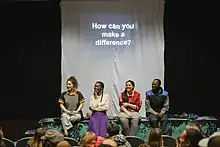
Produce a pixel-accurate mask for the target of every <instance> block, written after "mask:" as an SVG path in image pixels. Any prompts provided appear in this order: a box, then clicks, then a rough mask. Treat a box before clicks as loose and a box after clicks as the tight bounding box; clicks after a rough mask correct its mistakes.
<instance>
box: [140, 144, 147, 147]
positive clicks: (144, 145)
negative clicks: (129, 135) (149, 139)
mask: <svg viewBox="0 0 220 147" xmlns="http://www.w3.org/2000/svg"><path fill="white" fill-rule="evenodd" d="M138 147H150V146H149V145H148V144H140V145H139V146H138Z"/></svg>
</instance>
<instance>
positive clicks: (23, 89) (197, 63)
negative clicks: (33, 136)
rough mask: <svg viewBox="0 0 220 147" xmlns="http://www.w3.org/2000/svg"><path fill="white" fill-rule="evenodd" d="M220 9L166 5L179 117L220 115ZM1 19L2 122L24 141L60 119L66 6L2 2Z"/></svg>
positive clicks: (168, 84) (168, 74)
mask: <svg viewBox="0 0 220 147" xmlns="http://www.w3.org/2000/svg"><path fill="white" fill-rule="evenodd" d="M217 10H218V9H217V5H216V7H215V5H214V4H213V3H212V4H207V2H206V3H202V2H201V1H200V3H197V4H196V3H192V2H191V1H186V0H185V1H178V0H175V2H174V1H169V2H167V3H166V6H165V16H164V20H165V21H164V22H165V23H164V24H165V42H166V43H165V89H167V90H168V91H169V93H170V108H171V112H173V113H181V112H189V113H197V114H200V115H214V116H218V115H219V110H218V106H219V103H218V99H219V96H218V92H219V88H220V86H219V75H220V72H219V54H218V49H219V45H218V42H219V41H218V38H219V33H220V32H219V23H218V22H219V20H220V18H219V17H218V16H217V14H218V13H217ZM0 19H1V20H0V36H1V54H0V65H1V66H0V67H1V76H0V79H1V105H0V112H1V116H0V124H2V125H3V128H4V132H5V137H7V138H10V139H12V140H18V139H19V138H20V137H22V136H23V134H24V132H25V130H27V129H32V128H34V127H35V126H36V122H37V120H39V119H40V118H42V117H55V116H59V107H58V105H57V103H56V102H57V99H56V98H57V97H58V96H59V95H60V92H61V91H60V90H61V15H60V7H59V4H58V3H57V2H55V1H54V2H19V3H18V2H17V3H10V4H1V5H0ZM149 84H151V83H149Z"/></svg>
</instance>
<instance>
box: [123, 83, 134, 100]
mask: <svg viewBox="0 0 220 147" xmlns="http://www.w3.org/2000/svg"><path fill="white" fill-rule="evenodd" d="M127 83H131V85H132V86H133V87H135V83H134V81H132V80H128V81H126V83H125V84H127ZM122 100H123V102H124V103H127V102H128V94H127V90H126V89H125V90H124V92H123V95H122Z"/></svg>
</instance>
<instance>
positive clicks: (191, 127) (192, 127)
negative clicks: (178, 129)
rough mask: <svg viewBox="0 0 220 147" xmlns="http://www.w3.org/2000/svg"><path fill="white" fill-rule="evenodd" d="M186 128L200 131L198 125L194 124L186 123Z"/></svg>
mask: <svg viewBox="0 0 220 147" xmlns="http://www.w3.org/2000/svg"><path fill="white" fill-rule="evenodd" d="M186 129H195V130H197V131H200V129H199V127H198V126H196V125H187V126H186Z"/></svg>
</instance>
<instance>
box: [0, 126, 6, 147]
mask: <svg viewBox="0 0 220 147" xmlns="http://www.w3.org/2000/svg"><path fill="white" fill-rule="evenodd" d="M3 136H4V134H3V131H2V127H0V147H6V146H5V143H4V141H3V140H2V138H3Z"/></svg>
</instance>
